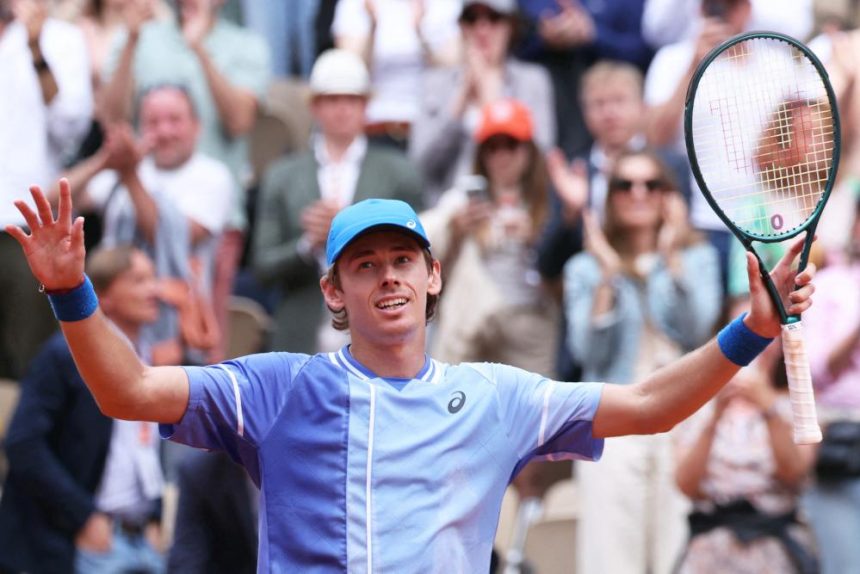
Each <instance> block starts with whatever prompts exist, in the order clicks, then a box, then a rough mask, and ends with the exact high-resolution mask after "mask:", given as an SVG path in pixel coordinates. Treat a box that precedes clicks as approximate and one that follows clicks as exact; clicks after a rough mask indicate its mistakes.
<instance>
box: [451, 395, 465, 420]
mask: <svg viewBox="0 0 860 574" xmlns="http://www.w3.org/2000/svg"><path fill="white" fill-rule="evenodd" d="M465 404H466V393H464V392H463V391H457V392H456V393H454V398H453V399H451V402H449V403H448V412H449V413H451V414H452V415H453V414H457V413H459V412H460V409H462V408H463V405H465Z"/></svg>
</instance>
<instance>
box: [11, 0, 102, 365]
mask: <svg viewBox="0 0 860 574" xmlns="http://www.w3.org/2000/svg"><path fill="white" fill-rule="evenodd" d="M89 77H90V74H89V64H88V60H87V52H86V46H85V44H84V38H83V35H82V34H81V32H80V31H79V30H78V29H77V28H76V27H74V26H72V25H70V24H67V23H65V22H61V21H58V20H53V19H50V18H47V2H45V1H44V0H0V86H3V88H2V89H0V114H2V117H0V229H2V228H3V227H5V226H6V225H9V224H15V225H22V224H23V223H24V220H23V219H22V218H21V214H20V213H18V212H17V211H16V210H15V209H12V208H10V205H11V203H10V202H11V201H12V200H13V199H14V198H16V197H20V196H21V195H22V194H24V192H26V190H27V188H28V187H29V186H31V185H34V184H36V185H46V184H49V183H50V182H51V181H53V180H54V179H55V178H56V176H57V173H58V172H59V169H60V167H61V164H62V161H63V159H64V157H65V156H66V155H67V154H68V153H69V152H72V151H74V150H75V148H76V147H77V145H78V143H79V141H80V139H81V138H82V137H83V136H84V134H85V133H86V130H87V128H88V127H89V122H90V116H91V112H92V94H91V86H90V82H89ZM0 264H2V266H3V269H4V272H3V273H0V293H3V297H2V299H0V377H11V378H18V377H20V376H21V375H23V368H24V366H25V365H27V363H28V362H29V360H30V359H31V358H32V356H33V355H34V353H35V352H36V350H37V349H38V347H39V345H41V343H42V342H43V341H44V340H45V339H46V338H47V337H48V335H50V333H51V332H52V331H53V330H54V329H55V326H54V325H53V324H52V321H51V315H50V309H49V308H48V306H47V305H46V304H45V301H44V297H41V296H40V294H39V293H38V292H37V288H38V285H37V284H36V283H34V282H33V280H32V279H30V278H29V277H27V266H26V262H25V260H24V259H23V258H22V257H21V254H20V250H19V249H17V248H16V246H15V242H14V240H13V239H12V238H11V237H9V236H8V235H7V234H6V233H4V232H2V231H0Z"/></svg>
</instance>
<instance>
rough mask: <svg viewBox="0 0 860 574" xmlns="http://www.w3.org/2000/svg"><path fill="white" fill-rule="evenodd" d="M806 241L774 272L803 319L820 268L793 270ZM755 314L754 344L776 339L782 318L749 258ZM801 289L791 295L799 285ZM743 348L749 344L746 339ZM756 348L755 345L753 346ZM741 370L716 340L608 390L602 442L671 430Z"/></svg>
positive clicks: (601, 413)
mask: <svg viewBox="0 0 860 574" xmlns="http://www.w3.org/2000/svg"><path fill="white" fill-rule="evenodd" d="M803 240H804V237H803V236H801V237H798V238H796V239H795V241H794V243H793V244H792V246H791V248H790V249H789V250H788V252H787V253H786V254H785V256H784V257H783V258H782V260H780V262H779V264H777V266H776V267H775V268H774V269H773V271H771V277H772V278H773V280H774V284H775V285H777V286H778V288H779V290H780V293H782V295H783V298H784V299H786V298H787V300H788V302H789V305H788V309H787V310H788V313H789V314H792V315H793V314H799V313H802V312H804V311H805V310H807V309H808V308H809V306H810V305H811V304H812V301H811V300H810V296H811V295H812V292H813V285H812V284H811V281H812V277H813V276H814V275H815V267H814V265H812V264H810V265H809V266H808V267H807V268H806V269H805V270H804V271H803V272H802V273H799V274H796V273H795V272H794V271H792V270H791V263H792V261H794V259H795V258H796V257H797V256H798V255H799V254H800V252H801V250H802V249H803ZM747 274H748V276H749V281H750V302H751V308H750V312H749V314H748V315H746V316H745V318H744V320H743V324H744V326H745V327H746V329H747V330H748V331H747V332H751V333H750V336H751V337H750V338H752V337H755V336H756V335H757V336H759V337H765V338H771V339H772V338H774V337H776V336H777V335H779V334H780V322H779V316H778V314H777V312H776V309H775V307H774V305H773V303H772V302H771V300H770V297H769V296H768V294H767V290H766V288H765V286H764V282H763V280H762V279H761V277H760V276H759V270H758V263H757V260H756V259H755V257H754V256H752V255H750V254H747ZM795 283H796V284H797V285H798V286H799V288H798V289H797V290H792V288H793V286H794V284H795ZM745 339H746V340H745V341H744V343H747V342H749V338H746V337H745ZM750 345H751V346H754V345H755V343H750ZM738 369H740V365H738V364H735V363H733V362H732V361H730V360H729V359H728V358H727V357H726V355H725V354H723V351H722V350H721V349H720V345H719V344H718V343H717V340H716V339H712V340H711V341H709V342H708V343H706V344H705V345H704V346H702V347H700V348H698V349H696V350H695V351H692V352H690V353H688V354H687V355H685V356H684V357H682V358H681V359H679V360H678V361H675V362H674V363H672V364H670V365H667V366H666V367H664V368H662V369H659V370H657V371H655V372H654V373H652V374H651V375H649V376H648V377H646V378H645V380H643V381H641V382H639V383H636V384H633V385H605V387H604V389H603V395H602V397H601V400H600V406H599V407H598V409H597V414H596V415H595V417H594V435H595V436H597V437H610V436H621V435H628V434H651V433H658V432H665V431H668V430H670V429H671V428H672V427H674V426H675V425H676V424H678V423H679V422H680V421H682V420H684V419H685V418H687V417H688V416H690V415H691V414H693V413H694V412H695V411H696V410H698V409H699V407H701V406H702V405H703V404H705V403H706V402H707V401H708V400H709V399H710V398H711V397H713V396H714V395H715V394H716V393H717V391H719V390H720V389H721V388H722V387H723V385H725V384H726V383H727V382H728V381H729V379H731V378H732V377H733V376H734V375H735V373H737V372H738Z"/></svg>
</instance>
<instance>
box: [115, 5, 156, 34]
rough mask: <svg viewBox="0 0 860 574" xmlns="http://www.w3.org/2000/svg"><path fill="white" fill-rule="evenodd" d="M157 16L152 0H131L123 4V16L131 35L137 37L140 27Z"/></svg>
mask: <svg viewBox="0 0 860 574" xmlns="http://www.w3.org/2000/svg"><path fill="white" fill-rule="evenodd" d="M154 16H155V8H154V6H153V2H152V0H130V1H129V2H126V3H125V4H124V5H123V8H122V17H123V20H125V27H126V30H128V33H129V35H130V36H131V37H133V38H136V37H137V36H138V35H139V34H140V29H141V28H142V27H143V25H144V24H146V23H147V22H148V21H150V20H152V18H153V17H154Z"/></svg>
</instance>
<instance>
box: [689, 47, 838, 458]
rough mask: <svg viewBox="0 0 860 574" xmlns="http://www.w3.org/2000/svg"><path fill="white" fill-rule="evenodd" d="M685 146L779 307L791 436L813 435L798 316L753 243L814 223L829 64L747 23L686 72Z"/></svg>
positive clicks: (831, 175) (824, 152)
mask: <svg viewBox="0 0 860 574" xmlns="http://www.w3.org/2000/svg"><path fill="white" fill-rule="evenodd" d="M684 135H685V138H686V143H687V152H688V154H689V156H690V164H691V167H692V169H693V174H694V175H695V177H696V181H697V182H698V184H699V187H700V188H701V190H702V193H703V194H704V196H705V199H707V201H708V203H709V204H710V205H711V207H712V208H713V209H714V211H715V212H716V213H717V215H718V216H719V217H720V219H722V220H723V222H724V223H725V224H726V225H727V226H728V228H729V229H730V230H731V231H732V233H733V234H734V235H735V237H737V238H738V239H739V240H740V242H741V243H742V244H743V245H744V247H745V248H746V249H747V251H749V252H750V253H752V254H753V255H754V256H755V257H756V259H758V262H759V269H760V270H761V276H762V278H763V280H764V283H765V285H766V287H767V290H768V293H769V294H770V296H771V298H772V299H773V302H774V304H775V305H776V308H777V310H778V311H779V315H780V320H781V322H782V325H783V326H782V345H783V352H784V355H785V368H786V373H787V375H788V383H789V393H790V396H791V405H792V415H793V419H794V441H795V442H796V443H798V444H807V443H815V442H820V441H821V429H820V427H819V426H818V419H817V416H816V412H815V397H814V394H813V390H812V377H811V376H810V371H809V359H808V357H807V355H806V350H805V346H804V342H803V330H802V324H801V321H800V316H799V315H788V314H787V313H786V310H785V306H784V305H783V303H782V301H781V300H780V296H779V293H778V291H777V289H776V286H775V285H774V284H773V281H771V278H770V275H769V273H768V271H767V269H766V268H765V266H764V264H763V263H762V261H761V258H760V257H759V255H758V253H756V250H755V248H754V247H753V242H761V243H776V242H781V241H784V240H786V239H789V238H791V237H794V236H796V235H798V234H800V233H802V232H804V231H806V232H807V235H806V240H805V242H804V245H803V250H802V252H801V255H800V263H799V267H798V271H800V270H803V268H804V267H806V264H807V261H808V259H809V250H810V247H811V246H812V240H813V236H814V235H815V227H816V226H817V224H818V220H819V218H820V217H821V213H822V210H823V209H824V205H825V203H827V199H828V197H829V196H830V191H831V189H832V187H833V182H834V180H835V178H836V169H837V166H838V164H839V151H840V141H839V135H840V132H839V117H838V111H837V109H836V98H835V96H834V94H833V89H832V88H831V86H830V82H829V80H828V77H827V72H826V71H825V70H824V67H823V66H822V65H821V62H820V61H819V60H818V58H816V57H815V55H814V54H812V52H810V51H809V49H808V48H807V47H806V46H804V45H803V44H801V43H800V42H798V41H797V40H794V39H793V38H790V37H788V36H783V35H781V34H775V33H770V32H750V33H746V34H741V35H739V36H735V37H734V38H731V39H730V40H727V41H726V42H724V43H723V44H721V45H720V46H718V47H716V48H715V49H714V50H712V51H711V52H710V53H709V54H708V55H707V56H706V57H705V58H704V59H703V60H702V62H701V63H700V64H699V66H698V68H697V69H696V71H695V73H694V74H693V77H692V79H691V81H690V86H689V89H688V91H687V98H686V109H685V113H684Z"/></svg>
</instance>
